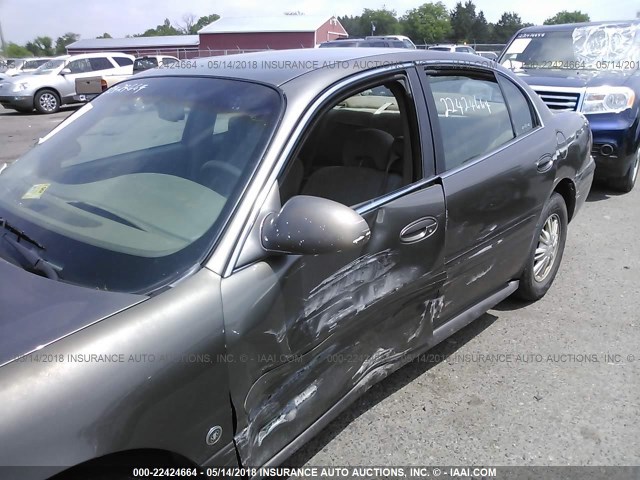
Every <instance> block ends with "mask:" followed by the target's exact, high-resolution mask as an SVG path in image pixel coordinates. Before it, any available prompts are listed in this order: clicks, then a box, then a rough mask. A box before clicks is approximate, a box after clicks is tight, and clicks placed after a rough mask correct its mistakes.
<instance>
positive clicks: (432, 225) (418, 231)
mask: <svg viewBox="0 0 640 480" xmlns="http://www.w3.org/2000/svg"><path fill="white" fill-rule="evenodd" d="M437 229H438V220H436V219H435V218H434V217H424V218H420V219H418V220H416V221H415V222H411V223H410V224H409V225H407V226H406V227H404V228H403V229H402V231H401V232H400V241H401V242H402V243H415V242H419V241H420V240H424V239H425V238H429V237H430V236H431V235H433V234H434V233H435V232H436V230H437Z"/></svg>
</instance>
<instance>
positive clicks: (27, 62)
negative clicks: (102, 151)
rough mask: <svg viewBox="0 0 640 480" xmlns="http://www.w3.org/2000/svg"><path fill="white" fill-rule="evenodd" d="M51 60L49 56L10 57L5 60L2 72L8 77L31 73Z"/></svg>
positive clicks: (0, 71)
mask: <svg viewBox="0 0 640 480" xmlns="http://www.w3.org/2000/svg"><path fill="white" fill-rule="evenodd" d="M49 60H50V58H49V57H37V58H36V57H31V58H9V59H7V60H6V62H4V65H3V68H2V70H0V73H2V74H3V75H5V76H7V77H15V76H16V75H22V74H25V73H31V72H33V71H34V70H36V69H37V68H38V67H39V66H40V65H42V64H44V63H46V62H48V61H49Z"/></svg>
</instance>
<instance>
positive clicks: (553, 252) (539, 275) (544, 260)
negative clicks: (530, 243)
mask: <svg viewBox="0 0 640 480" xmlns="http://www.w3.org/2000/svg"><path fill="white" fill-rule="evenodd" d="M559 246H560V217H559V216H558V214H557V213H554V214H552V215H550V216H549V217H548V218H547V220H546V221H545V222H544V226H543V227H542V231H541V232H540V237H539V238H538V246H537V247H536V251H535V253H534V259H533V276H534V278H535V280H536V282H543V281H544V280H545V279H546V278H547V276H548V275H549V272H551V270H552V269H553V265H554V263H555V260H556V257H557V256H558V249H559Z"/></svg>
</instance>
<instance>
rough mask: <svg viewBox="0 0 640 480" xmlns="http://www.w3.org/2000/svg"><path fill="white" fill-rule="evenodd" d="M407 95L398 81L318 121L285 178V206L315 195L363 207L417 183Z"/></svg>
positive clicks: (354, 99)
mask: <svg viewBox="0 0 640 480" xmlns="http://www.w3.org/2000/svg"><path fill="white" fill-rule="evenodd" d="M409 105H410V104H409V102H407V101H406V90H405V87H404V85H403V84H402V83H401V82H398V81H394V82H389V83H387V84H384V85H378V86H375V87H373V88H367V89H364V90H361V91H359V92H357V93H355V94H353V95H351V96H349V97H347V98H344V99H342V100H340V101H339V102H337V103H335V104H333V106H332V107H331V108H329V109H328V110H326V111H325V112H324V113H323V114H321V115H320V117H319V118H318V119H317V120H316V122H315V123H314V125H313V126H312V128H311V130H310V132H308V134H307V135H306V137H305V139H304V140H303V142H302V145H301V146H300V147H299V149H298V151H297V152H298V153H297V155H296V156H295V158H294V160H293V161H291V162H290V163H289V165H288V166H287V168H286V170H285V173H284V175H283V176H282V177H281V179H280V197H281V201H282V203H283V204H284V203H285V202H286V201H287V200H288V199H289V198H291V197H292V196H294V195H298V194H302V195H312V196H318V197H322V198H327V199H330V200H334V201H336V202H340V203H343V204H345V205H349V206H353V205H358V204H361V203H363V202H366V201H368V200H372V199H374V198H377V197H380V196H382V195H384V194H387V193H389V192H392V191H394V190H397V189H398V188H400V187H402V186H403V185H407V184H409V183H411V182H412V181H414V174H415V173H416V172H417V171H419V169H418V168H417V165H418V163H419V162H416V161H415V159H416V158H418V157H417V155H416V154H417V151H418V148H417V147H416V146H415V145H413V144H412V142H411V141H406V140H405V139H411V138H415V134H413V136H412V132H411V131H410V125H411V124H412V122H410V121H409V117H410V116H411V115H415V113H414V112H412V111H411V109H410V108H409Z"/></svg>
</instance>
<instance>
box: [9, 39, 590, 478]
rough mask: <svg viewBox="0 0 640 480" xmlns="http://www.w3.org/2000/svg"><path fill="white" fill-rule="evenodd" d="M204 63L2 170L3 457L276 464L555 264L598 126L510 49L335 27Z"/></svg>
mask: <svg viewBox="0 0 640 480" xmlns="http://www.w3.org/2000/svg"><path fill="white" fill-rule="evenodd" d="M190 67H191V68H182V69H173V70H159V71H149V72H145V73H144V74H142V75H143V76H139V77H135V78H133V79H131V80H129V81H126V82H124V83H121V84H118V85H116V86H115V87H112V88H111V89H109V90H107V91H106V92H105V93H103V94H102V95H100V96H99V97H97V98H96V99H95V100H94V101H93V102H91V103H89V104H87V105H85V106H84V107H83V108H81V109H80V110H78V111H77V112H76V113H74V114H73V115H71V116H70V117H69V118H68V119H67V120H66V121H64V122H63V123H62V124H60V125H59V126H58V127H57V128H56V129H55V130H53V131H52V132H51V133H50V134H49V135H47V136H46V137H45V138H43V139H41V140H40V142H39V144H38V145H37V146H36V147H35V148H33V149H32V150H31V151H30V152H29V153H27V154H26V155H25V156H23V157H22V158H20V159H19V160H18V161H16V162H15V163H14V164H12V165H10V166H9V167H8V168H7V169H6V170H5V171H3V172H2V174H0V219H1V220H0V235H1V237H0V282H1V283H0V285H1V286H0V366H1V367H0V405H2V409H1V413H0V465H5V466H16V470H14V471H9V470H4V471H3V472H4V473H3V475H4V478H11V476H12V475H14V476H15V478H20V479H28V478H34V479H41V478H49V477H51V476H52V475H56V474H60V475H62V476H61V477H56V478H73V476H74V475H78V472H82V471H86V470H83V469H84V467H86V468H89V469H92V468H93V469H95V470H96V471H101V472H102V474H103V475H104V476H106V478H129V476H131V475H135V476H140V475H144V474H150V475H151V474H152V473H150V472H148V471H142V472H141V471H137V472H132V471H130V470H128V469H129V467H130V466H140V465H147V466H157V467H167V468H175V467H177V466H180V467H183V468H204V467H209V466H210V467H213V466H241V467H259V466H265V465H267V466H269V465H277V464H281V463H282V462H283V461H285V460H286V459H287V457H288V456H289V455H291V453H292V452H293V451H294V450H295V449H296V448H298V447H299V446H300V445H302V444H303V443H304V442H305V441H307V440H308V439H309V438H310V437H311V436H312V435H314V434H315V433H316V432H318V431H319V429H321V428H322V427H323V426H324V425H326V424H327V423H328V422H329V421H330V420H331V419H332V418H334V417H335V416H336V415H337V414H338V413H339V412H340V411H341V410H343V409H345V408H346V407H347V406H348V405H349V404H350V403H351V402H352V401H353V400H354V399H356V398H357V397H358V396H359V395H361V394H362V393H363V392H364V391H366V390H367V389H368V388H369V387H370V386H371V385H372V384H373V383H375V382H377V381H378V380H380V379H382V378H384V377H385V376H387V375H388V374H389V373H390V372H392V371H394V370H396V369H398V368H399V367H401V366H402V365H403V364H405V363H406V362H408V361H410V360H411V359H412V358H414V357H415V356H416V355H418V354H420V353H422V352H424V351H425V350H427V349H429V348H430V347H432V346H434V345H435V344H437V343H438V342H440V341H442V340H443V339H444V338H446V337H447V336H449V335H451V334H452V333H454V332H455V331H457V330H459V329H460V328H462V327H463V326H464V325H466V324H468V323H469V322H471V321H472V320H473V319H475V318H477V317H478V316H480V315H481V314H482V313H483V312H485V311H486V310H488V309H489V308H491V307H493V306H494V305H496V304H497V303H498V302H500V301H501V300H503V299H505V298H506V297H508V296H510V295H512V294H515V295H517V296H519V297H520V298H524V299H527V300H535V299H538V298H540V297H542V296H543V295H544V294H545V293H546V292H547V290H548V289H549V287H550V286H551V283H552V282H553V279H554V277H555V275H556V273H557V271H558V268H559V266H560V262H561V259H562V254H563V249H564V246H565V239H566V236H567V225H568V222H569V221H570V220H571V219H572V218H573V217H574V216H575V215H576V213H577V211H578V210H579V209H580V207H581V206H582V205H583V203H584V201H585V198H586V195H587V193H588V191H589V188H590V186H591V181H592V178H593V171H594V163H593V160H592V158H591V156H590V151H591V134H590V131H589V128H588V124H587V122H586V120H585V117H584V116H583V115H582V114H580V113H575V112H561V113H557V114H552V113H551V112H550V111H549V110H548V109H547V107H546V106H545V105H544V103H542V101H541V100H540V99H539V98H538V97H537V96H536V95H535V94H534V93H533V92H532V90H531V89H530V88H529V87H528V86H527V85H526V84H525V83H523V82H522V81H521V80H519V79H518V78H516V77H515V76H514V75H513V74H511V73H510V72H509V71H507V70H506V69H504V68H502V67H501V66H499V65H496V64H495V63H493V62H488V61H486V60H483V59H481V58H480V57H476V56H473V55H465V54H456V53H453V54H451V53H448V52H431V51H429V52H428V51H418V50H412V51H408V50H395V49H348V48H341V49H309V50H296V51H280V52H265V53H254V54H246V55H238V56H233V57H225V58H224V59H220V58H217V59H216V58H214V59H197V60H194V61H193V62H192V63H191V64H190ZM109 465H120V466H123V467H124V469H123V470H117V469H116V470H111V469H108V468H107V466H109ZM20 466H22V467H21V468H18V467H20ZM25 466H31V467H33V468H26V467H25ZM211 472H213V473H215V472H216V471H215V470H210V473H211ZM83 478H84V477H83ZM100 478H103V477H100Z"/></svg>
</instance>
